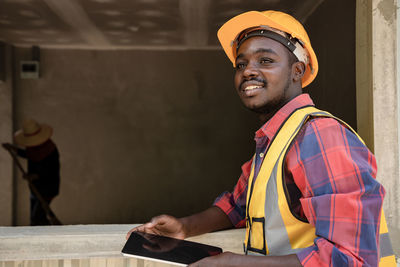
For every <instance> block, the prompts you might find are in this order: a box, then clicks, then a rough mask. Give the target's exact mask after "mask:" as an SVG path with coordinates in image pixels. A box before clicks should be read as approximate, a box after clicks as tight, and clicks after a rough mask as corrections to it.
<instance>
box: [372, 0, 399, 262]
mask: <svg viewBox="0 0 400 267" xmlns="http://www.w3.org/2000/svg"><path fill="white" fill-rule="evenodd" d="M396 7H397V3H396V1H395V0H373V1H372V25H373V26H372V51H373V53H372V67H373V69H372V71H373V75H372V77H373V113H374V116H373V117H374V140H375V141H374V142H375V146H374V148H375V155H376V158H377V160H378V179H379V180H380V181H381V182H382V183H383V185H384V186H385V189H386V193H387V195H386V199H385V203H384V210H385V213H386V218H387V220H388V224H389V228H390V231H391V236H392V237H393V238H392V242H393V248H394V249H395V252H396V254H397V255H398V256H399V255H400V239H399V234H400V224H399V222H400V213H399V209H398V207H399V204H400V196H399V193H400V183H399V143H398V140H399V139H398V134H399V131H398V130H399V123H398V122H399V117H398V116H399V107H398V104H399V103H398V88H397V62H396V58H397V16H396V13H397V11H396Z"/></svg>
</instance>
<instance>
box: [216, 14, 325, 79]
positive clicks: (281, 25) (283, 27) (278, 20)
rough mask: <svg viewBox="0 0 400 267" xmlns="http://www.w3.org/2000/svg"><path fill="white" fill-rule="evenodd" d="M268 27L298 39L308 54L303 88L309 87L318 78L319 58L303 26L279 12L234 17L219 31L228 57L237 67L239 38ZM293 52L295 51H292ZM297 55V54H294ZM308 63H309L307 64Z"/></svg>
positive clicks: (220, 39)
mask: <svg viewBox="0 0 400 267" xmlns="http://www.w3.org/2000/svg"><path fill="white" fill-rule="evenodd" d="M263 26H265V27H267V28H272V29H275V30H278V31H282V32H285V33H287V34H288V35H289V36H290V38H294V39H297V40H298V41H299V43H300V44H301V47H302V48H304V49H305V50H306V51H307V53H308V60H305V61H306V62H304V63H305V64H306V71H305V73H304V76H303V79H302V87H306V86H307V85H309V84H310V83H311V82H312V81H313V80H314V78H315V76H317V73H318V61H317V56H316V55H315V52H314V50H313V48H312V46H311V42H310V38H309V37H308V35H307V32H306V30H305V29H304V27H303V25H302V24H301V23H300V22H299V21H297V20H296V19H295V18H293V17H292V16H290V15H288V14H286V13H283V12H279V11H273V10H268V11H262V12H259V11H249V12H245V13H243V14H240V15H237V16H236V17H233V18H232V19H230V20H229V21H227V22H226V23H225V24H224V25H222V26H221V28H220V29H219V30H218V34H217V35H218V39H219V41H220V43H221V45H222V48H223V49H224V51H225V53H226V55H227V56H228V58H229V59H230V61H232V63H233V66H234V67H235V59H236V49H237V38H238V36H239V34H240V33H242V32H243V31H244V30H246V29H249V28H257V27H263ZM292 52H293V51H292ZM294 54H296V53H294ZM307 61H308V62H307Z"/></svg>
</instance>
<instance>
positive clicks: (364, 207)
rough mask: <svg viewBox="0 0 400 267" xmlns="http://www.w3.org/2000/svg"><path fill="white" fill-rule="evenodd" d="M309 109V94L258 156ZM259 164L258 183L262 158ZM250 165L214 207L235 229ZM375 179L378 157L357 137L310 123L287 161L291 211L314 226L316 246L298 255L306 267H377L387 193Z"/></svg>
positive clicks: (263, 140) (260, 140) (286, 111)
mask: <svg viewBox="0 0 400 267" xmlns="http://www.w3.org/2000/svg"><path fill="white" fill-rule="evenodd" d="M307 105H313V102H312V100H311V98H310V97H309V95H308V94H302V95H300V96H298V97H296V98H294V99H293V100H292V101H290V102H289V103H287V104H286V105H285V106H284V107H282V108H281V109H280V110H279V111H278V112H277V113H276V114H275V115H274V116H273V117H272V118H271V119H270V120H269V121H268V122H266V123H265V124H264V125H263V126H262V127H261V128H260V129H259V130H258V131H257V132H256V135H255V141H256V155H258V154H259V153H263V152H265V151H266V149H267V147H268V146H269V145H270V140H272V138H273V136H274V135H275V134H276V133H277V130H278V129H279V127H280V126H281V124H282V123H283V122H284V121H285V119H286V118H287V117H288V116H289V115H290V114H291V113H292V112H293V111H294V110H295V109H297V108H300V107H303V106H307ZM255 159H256V161H255V175H254V177H257V174H258V172H259V170H260V166H261V163H262V162H261V160H260V159H262V157H255ZM251 165H252V160H250V161H248V162H246V163H245V164H243V166H242V174H241V176H240V178H239V180H238V182H237V184H236V186H235V188H234V190H233V192H232V193H229V192H225V193H223V194H221V195H220V196H219V197H218V198H217V199H216V201H215V202H214V205H215V206H217V207H219V208H220V209H222V210H223V211H224V212H225V213H226V214H227V215H228V217H229V218H230V220H231V222H232V224H233V225H234V226H235V227H245V215H246V214H245V213H246V208H245V207H246V195H247V186H248V179H249V175H250V171H251ZM375 177H376V161H375V157H374V155H373V154H372V153H371V152H370V151H369V150H368V148H367V147H366V146H365V145H364V144H362V142H360V140H359V139H358V138H357V137H356V136H355V135H354V133H353V132H351V131H350V130H349V129H347V128H346V127H345V126H343V125H341V124H340V123H339V122H338V121H337V120H335V119H332V118H321V117H318V118H311V119H310V120H308V121H307V122H306V124H305V125H304V126H303V127H302V129H301V130H300V132H299V134H298V135H297V137H296V138H295V140H294V141H293V143H292V144H291V147H290V148H289V151H288V153H287V156H286V159H285V181H286V185H287V188H288V191H289V195H290V201H289V202H290V203H289V206H290V207H291V209H292V211H294V212H295V213H296V214H298V215H299V216H300V217H303V218H305V219H306V220H307V221H308V222H309V223H310V224H312V225H313V226H315V234H316V236H317V238H316V239H315V240H314V245H313V246H311V247H308V248H305V249H303V250H302V251H300V252H299V253H297V256H298V258H299V260H300V262H301V264H302V265H303V266H340V267H342V266H377V265H378V260H379V259H378V251H379V250H378V245H379V244H378V240H379V238H378V237H379V219H380V212H381V208H382V202H383V198H384V195H385V190H384V188H383V187H382V185H381V184H379V183H378V182H377V181H376V180H375ZM267 216H268V215H267ZM266 219H267V220H268V217H267V218H266Z"/></svg>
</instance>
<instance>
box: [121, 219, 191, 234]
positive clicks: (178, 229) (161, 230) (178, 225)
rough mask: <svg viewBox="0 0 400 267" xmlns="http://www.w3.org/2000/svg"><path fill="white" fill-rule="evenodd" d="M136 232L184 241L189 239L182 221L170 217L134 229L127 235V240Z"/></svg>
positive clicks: (152, 220)
mask: <svg viewBox="0 0 400 267" xmlns="http://www.w3.org/2000/svg"><path fill="white" fill-rule="evenodd" d="M134 231H138V232H145V233H149V234H155V235H163V236H169V237H173V238H177V239H184V238H186V237H187V236H186V233H185V230H184V225H183V223H182V221H181V220H180V219H177V218H175V217H172V216H169V215H160V216H157V217H154V218H152V219H151V221H150V222H148V223H145V224H143V225H140V226H138V227H135V228H133V229H132V230H130V231H129V232H128V234H127V235H126V239H128V238H129V236H130V235H131V233H132V232H134Z"/></svg>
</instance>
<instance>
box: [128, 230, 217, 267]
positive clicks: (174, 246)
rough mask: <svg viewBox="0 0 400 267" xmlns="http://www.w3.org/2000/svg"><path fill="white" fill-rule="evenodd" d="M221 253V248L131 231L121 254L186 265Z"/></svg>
mask: <svg viewBox="0 0 400 267" xmlns="http://www.w3.org/2000/svg"><path fill="white" fill-rule="evenodd" d="M220 253H222V249H221V248H218V247H213V246H209V245H205V244H201V243H196V242H191V241H186V240H180V239H175V238H171V237H166V236H159V235H153V234H147V233H143V232H132V233H131V236H130V237H129V239H128V241H126V243H125V246H124V248H123V249H122V254H123V255H125V256H131V257H136V258H142V259H147V260H155V261H161V262H165V263H169V264H175V265H178V266H186V265H188V264H191V263H193V262H196V261H198V260H201V259H202V258H205V257H209V256H214V255H217V254H220Z"/></svg>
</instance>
